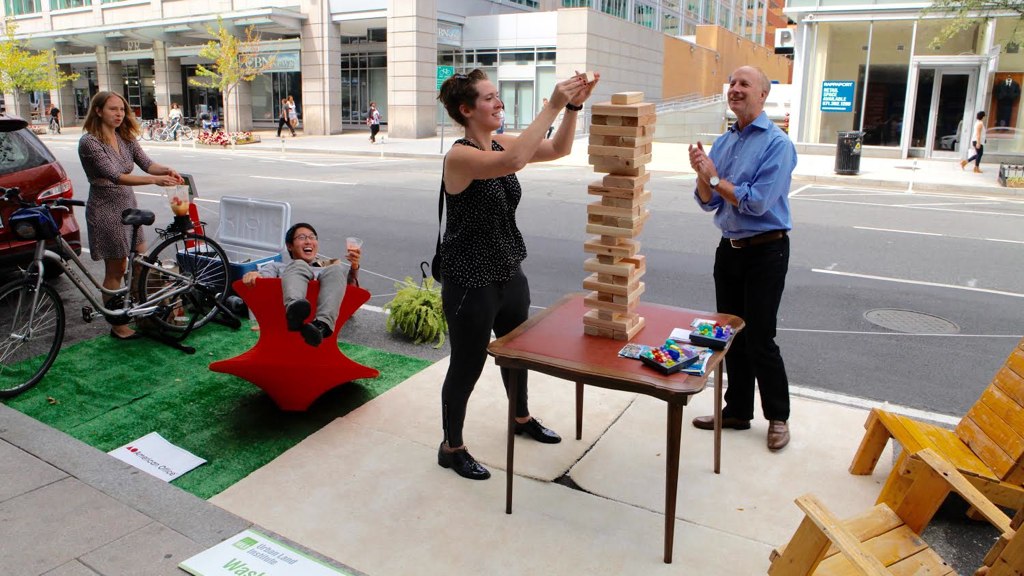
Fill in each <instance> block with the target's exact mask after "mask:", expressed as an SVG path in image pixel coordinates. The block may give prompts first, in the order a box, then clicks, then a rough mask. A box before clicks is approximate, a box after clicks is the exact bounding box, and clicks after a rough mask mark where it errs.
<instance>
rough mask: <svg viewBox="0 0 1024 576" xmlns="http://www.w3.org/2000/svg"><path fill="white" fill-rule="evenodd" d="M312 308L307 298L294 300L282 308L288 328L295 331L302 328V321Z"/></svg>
mask: <svg viewBox="0 0 1024 576" xmlns="http://www.w3.org/2000/svg"><path fill="white" fill-rule="evenodd" d="M312 311H313V309H312V308H311V307H310V306H309V302H308V301H307V300H296V301H295V302H292V303H291V304H289V305H288V307H287V308H285V309H284V317H285V319H286V320H287V321H288V329H289V330H291V331H292V332H297V331H298V330H300V329H301V328H302V323H303V322H305V321H306V318H308V317H309V313H310V312H312Z"/></svg>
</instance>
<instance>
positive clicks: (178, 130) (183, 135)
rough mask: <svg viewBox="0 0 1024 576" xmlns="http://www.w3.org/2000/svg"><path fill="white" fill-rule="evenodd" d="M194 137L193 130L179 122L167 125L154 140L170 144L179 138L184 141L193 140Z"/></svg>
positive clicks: (158, 132) (156, 134) (157, 132)
mask: <svg viewBox="0 0 1024 576" xmlns="http://www.w3.org/2000/svg"><path fill="white" fill-rule="evenodd" d="M192 137H193V134H192V129H191V128H189V127H188V126H184V125H182V124H181V123H179V122H177V121H172V122H171V123H170V124H167V125H166V126H164V127H163V128H161V129H159V130H158V131H156V132H155V133H154V134H153V140H157V141H160V142H169V141H173V140H177V139H179V138H180V139H182V140H191V139H192Z"/></svg>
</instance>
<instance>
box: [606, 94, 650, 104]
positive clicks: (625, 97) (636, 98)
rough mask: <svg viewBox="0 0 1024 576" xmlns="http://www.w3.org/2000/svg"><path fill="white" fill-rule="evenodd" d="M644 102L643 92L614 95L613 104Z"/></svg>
mask: <svg viewBox="0 0 1024 576" xmlns="http://www.w3.org/2000/svg"><path fill="white" fill-rule="evenodd" d="M643 101H644V93H643V92H617V93H615V94H612V104H616V105H622V104H636V103H637V102H643Z"/></svg>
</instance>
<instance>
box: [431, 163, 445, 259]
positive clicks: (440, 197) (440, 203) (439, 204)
mask: <svg viewBox="0 0 1024 576" xmlns="http://www.w3.org/2000/svg"><path fill="white" fill-rule="evenodd" d="M447 159H448V155H447V154H446V155H445V157H444V159H443V160H441V191H440V193H439V195H438V197H437V248H436V249H435V250H434V253H435V254H440V253H441V219H442V217H443V215H444V163H445V161H446V160H447Z"/></svg>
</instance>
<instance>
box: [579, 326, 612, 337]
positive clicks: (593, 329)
mask: <svg viewBox="0 0 1024 576" xmlns="http://www.w3.org/2000/svg"><path fill="white" fill-rule="evenodd" d="M583 333H584V334H587V335H589V336H598V337H600V338H615V331H614V330H611V329H609V328H598V327H597V326H588V325H586V324H584V325H583Z"/></svg>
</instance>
